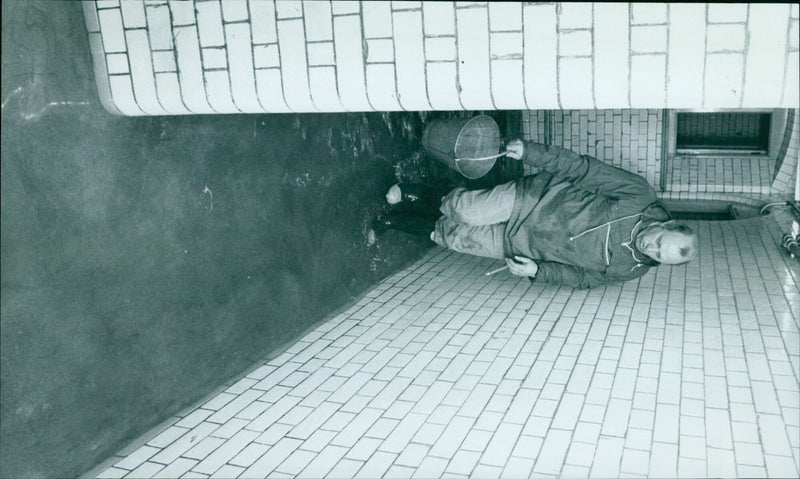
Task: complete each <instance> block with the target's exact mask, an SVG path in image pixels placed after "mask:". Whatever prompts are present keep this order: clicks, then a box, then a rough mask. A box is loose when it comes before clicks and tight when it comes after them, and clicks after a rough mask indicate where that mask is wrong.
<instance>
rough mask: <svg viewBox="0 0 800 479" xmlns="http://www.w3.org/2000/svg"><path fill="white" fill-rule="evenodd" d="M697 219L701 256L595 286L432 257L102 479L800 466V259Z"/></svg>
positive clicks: (699, 473)
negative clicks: (565, 284) (534, 279)
mask: <svg viewBox="0 0 800 479" xmlns="http://www.w3.org/2000/svg"><path fill="white" fill-rule="evenodd" d="M696 225H697V227H698V230H699V233H700V235H701V246H702V249H701V253H700V257H699V260H696V261H695V262H693V263H691V264H689V265H686V266H677V267H671V268H670V267H662V268H658V269H657V270H654V271H651V272H650V273H648V274H647V275H646V276H645V277H643V278H641V280H639V281H633V282H629V283H626V284H624V285H620V286H612V287H606V288H598V289H593V290H589V291H579V290H575V291H573V290H571V289H568V288H559V287H555V286H543V285H538V284H531V283H530V282H529V281H528V280H527V279H519V278H516V277H512V276H510V275H508V274H507V273H505V272H503V273H498V274H496V275H494V276H489V277H487V276H485V275H484V274H483V273H485V272H487V271H489V270H491V269H493V268H495V267H496V266H497V264H498V262H496V261H493V260H485V259H480V258H475V257H471V256H465V255H459V254H455V253H450V252H447V251H444V250H441V249H435V250H433V251H432V252H431V253H430V254H428V255H427V257H425V258H424V259H423V260H421V261H419V262H418V263H416V264H414V265H413V266H411V267H409V268H408V269H406V270H404V271H401V272H399V273H397V274H396V275H394V276H392V277H390V278H388V279H386V280H385V281H383V282H382V283H380V284H379V285H377V286H376V287H375V288H374V289H373V290H372V291H370V292H369V293H368V294H367V295H366V296H365V297H364V298H362V299H361V300H360V301H359V302H358V303H357V304H355V305H354V306H352V307H351V308H349V309H348V310H347V311H344V312H342V313H341V314H338V315H336V316H335V317H332V318H331V319H330V320H328V321H325V322H324V323H322V324H320V325H319V326H318V327H317V328H316V329H314V330H312V331H310V332H309V333H307V334H306V335H305V336H304V337H303V338H301V339H300V340H298V341H297V342H296V343H294V344H293V345H292V346H291V347H289V348H288V350H286V351H285V352H283V353H282V354H280V355H279V356H277V357H275V358H273V359H271V360H268V361H266V362H264V363H261V364H258V365H255V367H254V369H253V370H252V371H250V372H249V373H248V374H247V375H246V376H244V377H243V378H241V379H239V380H237V381H235V382H234V383H233V384H232V385H230V386H229V387H227V388H225V389H224V391H222V392H220V393H219V394H217V395H215V396H213V397H212V398H210V399H209V400H207V401H206V402H204V403H203V404H202V405H200V406H199V407H197V408H196V409H194V410H190V411H188V412H187V414H186V415H185V416H183V417H180V418H174V419H173V420H172V421H170V422H169V423H168V424H166V425H164V426H163V428H162V429H163V431H162V432H160V433H158V434H156V435H150V436H149V437H151V439H149V440H146V439H145V440H144V441H146V443H145V444H141V441H140V442H139V444H134V445H132V446H131V447H129V448H128V450H127V451H126V453H125V454H121V455H120V456H118V457H116V458H114V459H113V462H109V464H108V467H107V468H106V467H104V468H103V472H101V473H100V474H99V476H100V477H122V476H126V477H178V476H182V477H300V478H321V477H327V478H350V477H364V478H378V477H385V478H437V477H454V478H458V477H480V478H489V477H509V478H516V477H528V476H535V477H586V476H590V477H644V476H650V477H675V476H680V477H704V476H713V477H734V476H740V477H744V476H746V477H756V476H770V477H797V476H798V475H800V467H799V466H800V391H799V390H798V378H800V333H798V323H799V321H800V292H798V284H800V267H799V266H798V265H800V263H798V262H797V261H796V260H792V259H789V258H788V257H787V256H786V255H784V254H783V252H782V251H781V250H779V248H778V245H779V243H780V235H781V231H780V230H779V228H777V227H776V226H775V223H773V222H772V221H771V220H769V219H763V218H757V219H753V220H745V221H737V222H708V223H697V224H696ZM112 464H113V466H112Z"/></svg>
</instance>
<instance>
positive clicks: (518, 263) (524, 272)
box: [506, 256, 539, 278]
mask: <svg viewBox="0 0 800 479" xmlns="http://www.w3.org/2000/svg"><path fill="white" fill-rule="evenodd" d="M506 264H507V265H508V271H509V272H511V274H513V275H515V276H529V277H531V278H532V277H534V276H536V273H538V272H539V265H538V264H536V262H535V261H533V260H532V259H530V258H526V257H524V256H514V258H513V259H512V258H506Z"/></svg>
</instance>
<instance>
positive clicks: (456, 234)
mask: <svg viewBox="0 0 800 479" xmlns="http://www.w3.org/2000/svg"><path fill="white" fill-rule="evenodd" d="M505 230H506V224H505V223H497V224H492V225H478V226H470V225H465V224H462V223H457V222H455V221H453V220H452V219H450V218H448V217H447V216H442V217H441V218H439V219H438V220H437V221H436V229H435V230H434V232H433V234H432V235H431V239H432V240H433V241H434V242H435V243H436V244H438V245H439V246H443V247H445V248H448V249H451V250H453V251H458V252H459V253H467V254H472V255H475V256H482V257H484V258H497V259H503V258H505V252H504V249H503V237H504V235H505Z"/></svg>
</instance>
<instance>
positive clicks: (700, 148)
mask: <svg viewBox="0 0 800 479" xmlns="http://www.w3.org/2000/svg"><path fill="white" fill-rule="evenodd" d="M771 122H772V114H771V113H765V112H756V113H746V112H732V113H731V112H727V113H720V112H715V113H696V112H685V113H680V112H679V113H677V116H676V123H677V124H676V137H675V149H676V152H677V153H679V154H708V153H732V154H756V155H763V154H766V153H767V151H768V149H769V141H770V124H771Z"/></svg>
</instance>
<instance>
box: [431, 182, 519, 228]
mask: <svg viewBox="0 0 800 479" xmlns="http://www.w3.org/2000/svg"><path fill="white" fill-rule="evenodd" d="M515 197H516V182H515V181H511V182H508V183H505V184H502V185H498V186H495V187H494V188H489V189H485V190H472V191H470V190H466V189H464V188H456V189H454V190H452V191H450V193H448V194H447V195H446V196H445V197H444V198H442V205H441V207H440V208H439V210H440V211H441V212H442V214H443V215H445V216H447V217H449V218H450V219H452V220H453V221H455V222H456V223H461V224H464V225H469V226H482V225H493V224H497V223H504V222H506V221H508V219H509V218H510V217H511V212H512V210H513V209H514V198H515Z"/></svg>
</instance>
